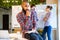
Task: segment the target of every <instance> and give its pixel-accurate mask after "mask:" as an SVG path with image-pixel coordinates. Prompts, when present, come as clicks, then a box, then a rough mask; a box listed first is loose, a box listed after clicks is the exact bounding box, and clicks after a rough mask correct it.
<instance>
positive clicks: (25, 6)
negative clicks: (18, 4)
mask: <svg viewBox="0 0 60 40" xmlns="http://www.w3.org/2000/svg"><path fill="white" fill-rule="evenodd" d="M22 8H23V9H24V10H25V11H26V10H29V9H30V5H29V3H28V2H24V3H23V4H22Z"/></svg>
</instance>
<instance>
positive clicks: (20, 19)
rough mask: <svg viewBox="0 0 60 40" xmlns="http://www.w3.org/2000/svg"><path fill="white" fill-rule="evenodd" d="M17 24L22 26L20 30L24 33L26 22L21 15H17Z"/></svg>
mask: <svg viewBox="0 0 60 40" xmlns="http://www.w3.org/2000/svg"><path fill="white" fill-rule="evenodd" d="M16 18H17V22H18V23H19V24H20V30H21V31H22V28H23V27H24V20H23V19H22V18H21V15H20V13H18V14H17V15H16Z"/></svg>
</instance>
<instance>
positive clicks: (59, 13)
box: [58, 0, 60, 40]
mask: <svg viewBox="0 0 60 40" xmlns="http://www.w3.org/2000/svg"><path fill="white" fill-rule="evenodd" d="M58 5H59V6H58V29H59V40H60V0H59V3H58Z"/></svg>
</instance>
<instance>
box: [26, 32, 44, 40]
mask: <svg viewBox="0 0 60 40" xmlns="http://www.w3.org/2000/svg"><path fill="white" fill-rule="evenodd" d="M26 35H27V36H26V37H27V39H28V40H43V39H42V37H41V36H40V35H39V34H38V33H30V34H26Z"/></svg>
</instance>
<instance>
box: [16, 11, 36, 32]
mask: <svg viewBox="0 0 60 40" xmlns="http://www.w3.org/2000/svg"><path fill="white" fill-rule="evenodd" d="M34 15H35V14H33V13H31V16H30V17H28V16H26V15H25V14H24V13H23V12H20V13H18V14H17V16H16V17H17V21H18V23H19V24H20V26H21V28H22V31H23V32H24V31H29V30H32V28H35V25H36V20H35V19H36V18H35V16H34ZM33 26H34V27H33Z"/></svg>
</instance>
